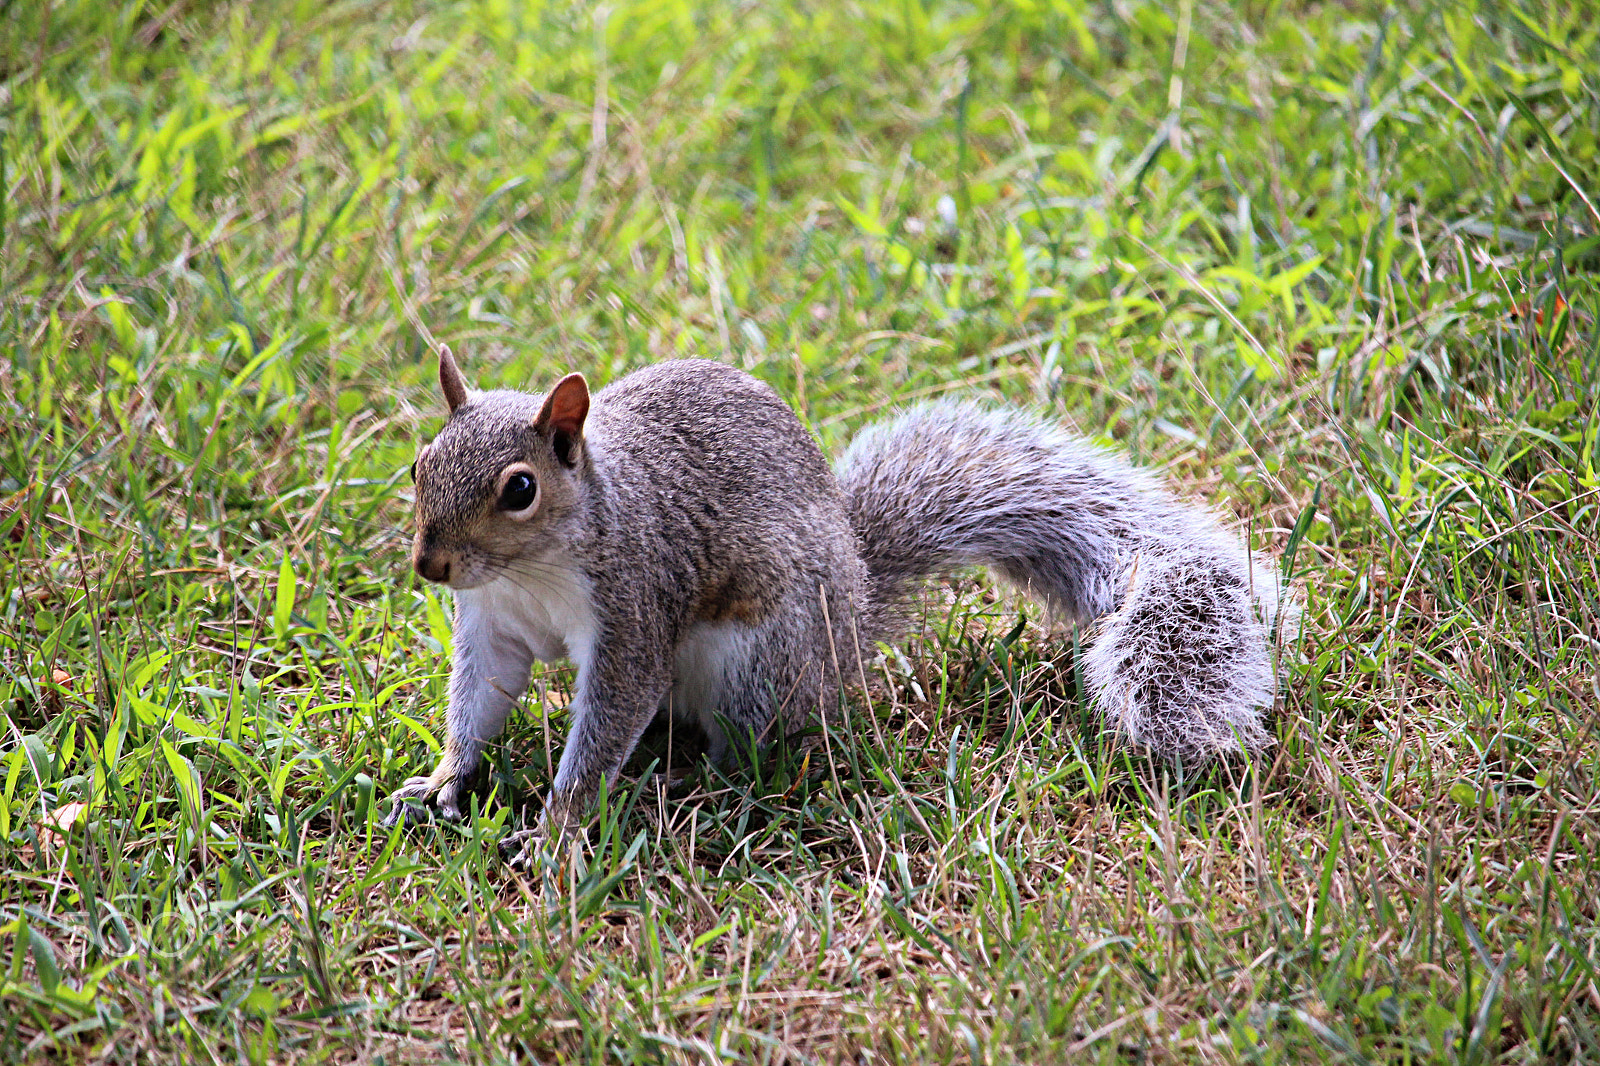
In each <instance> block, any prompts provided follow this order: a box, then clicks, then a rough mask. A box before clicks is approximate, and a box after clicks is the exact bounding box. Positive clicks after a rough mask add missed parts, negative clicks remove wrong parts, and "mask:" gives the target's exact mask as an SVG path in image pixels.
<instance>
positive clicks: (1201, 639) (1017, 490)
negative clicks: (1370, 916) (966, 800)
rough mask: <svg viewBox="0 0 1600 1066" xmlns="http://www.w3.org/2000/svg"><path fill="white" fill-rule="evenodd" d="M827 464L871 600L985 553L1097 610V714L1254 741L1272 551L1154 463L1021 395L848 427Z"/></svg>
mask: <svg viewBox="0 0 1600 1066" xmlns="http://www.w3.org/2000/svg"><path fill="white" fill-rule="evenodd" d="M835 469H836V473H837V475H838V478H839V482H840V484H841V485H842V486H843V488H844V492H845V495H846V497H847V498H848V499H849V500H850V508H851V523H852V525H853V526H854V528H855V530H856V535H857V536H858V537H859V538H860V542H861V545H862V554H863V556H864V557H865V559H866V561H867V566H868V569H869V571H870V573H871V578H870V585H871V588H872V591H873V595H874V597H875V600H876V602H877V603H879V604H890V603H893V602H894V601H895V600H897V599H898V598H899V597H900V596H902V595H903V594H904V592H905V591H906V589H907V588H908V587H910V586H911V585H912V583H914V582H916V581H918V580H920V579H922V578H923V577H925V576H927V575H929V574H935V573H939V572H942V571H946V570H949V569H951V568H952V567H958V566H966V565H971V564H987V565H988V566H990V567H991V568H993V570H994V571H995V573H996V574H998V575H999V576H1000V577H1002V578H1004V579H1005V580H1006V581H1008V582H1010V583H1011V584H1013V585H1016V586H1017V587H1019V588H1021V589H1022V590H1023V591H1024V592H1027V593H1029V594H1030V595H1033V596H1035V597H1037V598H1038V599H1040V600H1042V601H1043V602H1044V603H1045V604H1046V606H1048V607H1049V608H1050V609H1051V610H1052V611H1053V612H1054V613H1056V614H1057V615H1058V616H1059V617H1061V618H1063V619H1064V620H1066V621H1069V622H1073V623H1077V624H1083V623H1088V622H1093V621H1095V620H1097V619H1100V620H1102V621H1101V622H1100V625H1099V628H1098V632H1097V633H1096V635H1095V636H1094V639H1093V640H1092V641H1091V643H1090V645H1089V652H1088V658H1087V663H1086V673H1087V676H1088V680H1089V686H1090V689H1091V691H1092V692H1093V695H1094V700H1095V705H1096V707H1097V708H1098V709H1099V711H1100V713H1101V714H1102V715H1103V716H1104V717H1105V718H1106V720H1107V721H1108V722H1109V723H1110V724H1111V725H1112V726H1113V727H1115V728H1116V729H1117V730H1119V731H1120V732H1122V733H1124V734H1126V735H1127V736H1128V737H1129V738H1130V739H1131V740H1133V741H1134V742H1136V743H1138V744H1141V745H1143V746H1145V747H1148V748H1150V749H1151V750H1152V751H1153V752H1155V753H1156V754H1158V755H1161V756H1164V757H1167V758H1173V759H1184V760H1189V761H1198V760H1205V759H1208V758H1211V757H1213V756H1216V755H1218V754H1221V753H1223V752H1229V751H1239V750H1240V749H1241V747H1242V748H1244V749H1247V750H1258V749H1260V748H1263V747H1266V746H1267V745H1268V744H1269V743H1270V742H1271V738H1270V736H1269V735H1268V733H1267V731H1266V729H1265V727H1264V725H1263V723H1262V717H1261V713H1260V711H1261V709H1262V708H1266V707H1271V706H1272V704H1273V701H1274V699H1275V697H1276V694H1277V682H1276V680H1275V678H1274V675H1273V670H1272V643H1273V642H1272V634H1273V629H1272V627H1273V626H1274V625H1275V624H1278V623H1279V622H1280V621H1281V620H1280V619H1279V618H1278V617H1277V616H1278V615H1279V613H1280V612H1282V611H1283V610H1284V609H1285V607H1286V606H1288V600H1287V598H1286V597H1285V596H1284V594H1283V592H1282V591H1281V589H1280V587H1279V582H1278V577H1277V567H1276V566H1275V565H1274V564H1273V563H1272V562H1271V561H1270V560H1268V559H1265V558H1261V557H1257V556H1252V555H1251V553H1250V552H1249V551H1248V550H1247V549H1246V547H1245V546H1244V544H1243V543H1242V542H1241V541H1240V539H1239V538H1238V536H1237V535H1235V534H1233V533H1231V532H1228V531H1227V530H1226V529H1224V528H1223V527H1222V525H1221V524H1219V523H1218V521H1217V520H1216V518H1215V517H1214V516H1213V515H1212V514H1211V513H1210V512H1208V511H1206V510H1205V509H1203V508H1201V507H1197V506H1194V505H1191V504H1186V503H1183V502H1181V501H1179V500H1177V499H1176V498H1174V497H1173V496H1172V494H1171V493H1169V492H1168V491H1166V490H1165V489H1164V488H1162V487H1161V486H1160V485H1159V484H1158V483H1157V482H1156V481H1155V479H1154V478H1152V477H1151V476H1150V475H1149V474H1148V473H1146V472H1144V471H1142V470H1138V469H1135V468H1134V467H1132V466H1129V465H1128V464H1127V463H1126V462H1124V461H1123V460H1122V459H1120V458H1118V457H1116V456H1114V455H1112V454H1111V453H1109V452H1107V451H1105V450H1103V449H1100V448H1097V447H1095V446H1093V445H1091V444H1088V443H1086V442H1084V441H1082V440H1079V439H1077V438H1074V437H1072V436H1070V435H1068V434H1066V433H1065V432H1063V431H1062V430H1060V429H1058V428H1056V427H1055V426H1052V425H1049V424H1048V423H1045V422H1043V421H1040V420H1039V419H1036V418H1032V417H1030V416H1028V415H1025V414H1023V413H1021V412H1018V411H1011V410H1007V411H995V410H986V409H984V408H982V407H978V406H976V405H974V404H970V403H959V402H954V403H951V402H947V403H938V404H929V405H926V406H923V407H918V408H915V409H913V410H911V411H908V412H906V413H904V414H902V415H901V416H900V417H898V418H896V419H894V420H893V421H891V422H889V423H886V424H880V425H876V426H872V427H870V428H869V429H867V430H866V431H864V432H863V433H862V434H861V435H860V436H858V437H857V438H856V440H855V442H854V443H853V444H852V445H851V447H850V449H849V450H848V451H847V452H846V453H845V454H844V456H843V457H842V458H841V459H840V460H839V462H838V464H837V466H836V468H835Z"/></svg>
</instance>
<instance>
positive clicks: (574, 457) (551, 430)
mask: <svg viewBox="0 0 1600 1066" xmlns="http://www.w3.org/2000/svg"><path fill="white" fill-rule="evenodd" d="M588 417H589V383H588V382H587V381H585V380H584V377H583V375H582V374H568V375H567V376H566V377H564V378H562V379H561V380H560V381H558V382H556V387H555V388H553V389H551V390H550V395H549V396H546V397H545V401H544V406H543V407H541V408H539V415H538V417H537V418H535V419H534V420H533V428H534V429H535V430H537V431H538V432H540V433H543V434H545V435H546V436H548V437H549V438H550V442H551V443H552V444H553V445H555V449H556V455H558V456H560V458H561V461H562V462H564V463H566V464H567V465H568V466H571V465H573V464H575V463H576V462H577V461H578V445H579V444H580V443H581V442H582V441H583V420H584V419H586V418H588Z"/></svg>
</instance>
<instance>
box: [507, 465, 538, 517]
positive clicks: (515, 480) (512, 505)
mask: <svg viewBox="0 0 1600 1066" xmlns="http://www.w3.org/2000/svg"><path fill="white" fill-rule="evenodd" d="M538 492H539V484H538V482H536V481H534V480H533V475H532V474H524V473H522V472H521V471H518V472H517V473H515V474H512V475H511V476H510V477H508V478H506V487H505V488H503V489H501V490H500V500H499V502H498V503H497V504H496V506H498V507H499V508H500V510H502V511H525V510H527V509H528V508H529V507H531V506H532V505H533V498H534V497H535V496H536V495H538Z"/></svg>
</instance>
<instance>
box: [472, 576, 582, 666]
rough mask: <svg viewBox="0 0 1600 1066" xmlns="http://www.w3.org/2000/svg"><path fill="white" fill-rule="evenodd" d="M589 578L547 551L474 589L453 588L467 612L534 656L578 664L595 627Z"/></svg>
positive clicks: (549, 660)
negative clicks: (470, 608) (538, 558)
mask: <svg viewBox="0 0 1600 1066" xmlns="http://www.w3.org/2000/svg"><path fill="white" fill-rule="evenodd" d="M590 597H591V591H590V587H589V579H588V577H587V576H585V574H584V573H583V571H582V570H580V569H579V568H578V567H577V566H576V565H575V564H574V563H573V562H572V561H571V560H570V559H567V558H563V557H561V556H552V557H549V558H546V559H544V560H541V561H540V562H539V563H538V564H537V565H533V566H529V567H527V568H525V569H521V570H517V571H514V572H512V573H508V574H505V575H503V576H501V577H500V578H498V579H496V580H494V581H491V582H490V583H489V584H487V585H482V586H480V587H478V588H475V589H461V590H459V591H457V592H456V599H457V602H469V603H471V604H472V606H473V607H474V608H475V610H473V611H472V614H473V615H474V616H475V617H478V618H483V619H492V620H493V622H492V624H493V625H494V628H496V629H498V630H499V631H500V633H501V634H502V635H503V636H504V637H506V638H510V639H513V640H517V641H520V642H522V643H523V644H524V645H525V646H526V647H527V649H528V651H529V652H530V653H531V654H532V655H533V657H534V658H535V659H538V660H540V661H541V662H547V663H548V662H555V661H556V660H557V659H571V660H572V661H573V662H574V663H576V664H578V665H579V666H582V665H583V664H584V663H585V662H586V661H587V660H588V658H589V652H590V650H591V649H593V647H594V641H595V636H596V634H597V633H598V631H599V626H598V624H597V623H596V621H595V616H594V609H593V608H592V607H591V606H590Z"/></svg>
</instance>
